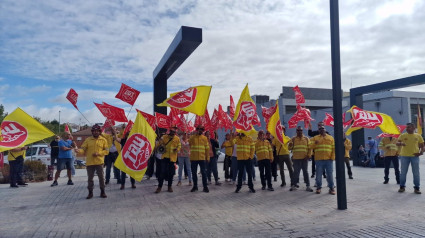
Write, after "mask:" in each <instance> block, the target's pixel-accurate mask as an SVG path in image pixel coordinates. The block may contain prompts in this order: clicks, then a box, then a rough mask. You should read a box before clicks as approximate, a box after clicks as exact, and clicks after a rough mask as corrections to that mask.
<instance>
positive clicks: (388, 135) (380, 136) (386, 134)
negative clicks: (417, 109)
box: [376, 125, 406, 138]
mask: <svg viewBox="0 0 425 238" xmlns="http://www.w3.org/2000/svg"><path fill="white" fill-rule="evenodd" d="M397 127H398V129H399V130H400V134H398V135H392V134H388V133H381V134H379V135H377V136H376V137H378V138H382V137H395V138H398V137H400V135H401V133H403V131H404V129H406V126H405V125H397Z"/></svg>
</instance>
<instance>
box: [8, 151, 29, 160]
mask: <svg viewBox="0 0 425 238" xmlns="http://www.w3.org/2000/svg"><path fill="white" fill-rule="evenodd" d="M25 152H26V150H21V151H17V152H13V151H11V150H9V155H8V156H7V160H9V161H14V160H16V158H18V157H19V156H21V155H22V157H24V159H25Z"/></svg>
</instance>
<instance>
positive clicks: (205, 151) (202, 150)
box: [189, 125, 210, 193]
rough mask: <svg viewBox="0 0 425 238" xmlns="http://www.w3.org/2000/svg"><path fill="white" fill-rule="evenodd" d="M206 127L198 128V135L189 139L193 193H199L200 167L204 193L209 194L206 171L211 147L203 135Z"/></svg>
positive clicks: (200, 126)
mask: <svg viewBox="0 0 425 238" xmlns="http://www.w3.org/2000/svg"><path fill="white" fill-rule="evenodd" d="M203 133H204V126H202V125H198V126H196V134H194V135H192V136H191V137H190V139H189V145H190V166H191V169H192V179H193V187H192V190H190V191H191V192H195V191H198V165H199V168H200V170H201V175H202V185H203V186H204V189H203V191H204V192H206V193H208V192H209V191H210V190H209V189H208V184H207V174H206V171H205V163H206V161H208V157H209V151H210V146H209V142H208V138H207V137H206V136H204V135H203Z"/></svg>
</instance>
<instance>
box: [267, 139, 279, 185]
mask: <svg viewBox="0 0 425 238" xmlns="http://www.w3.org/2000/svg"><path fill="white" fill-rule="evenodd" d="M266 139H267V140H268V141H269V142H270V144H272V142H273V138H272V134H270V132H268V131H267V132H266ZM272 149H273V161H272V163H271V171H272V177H273V181H275V182H276V181H277V176H278V175H277V155H276V147H274V146H272Z"/></svg>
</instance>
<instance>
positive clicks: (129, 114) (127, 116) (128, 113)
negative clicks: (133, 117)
mask: <svg viewBox="0 0 425 238" xmlns="http://www.w3.org/2000/svg"><path fill="white" fill-rule="evenodd" d="M133 106H134V105H131V108H130V111H128V114H127V118H128V116H129V115H130V112H131V110H132V109H133Z"/></svg>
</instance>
